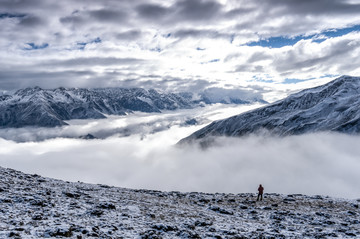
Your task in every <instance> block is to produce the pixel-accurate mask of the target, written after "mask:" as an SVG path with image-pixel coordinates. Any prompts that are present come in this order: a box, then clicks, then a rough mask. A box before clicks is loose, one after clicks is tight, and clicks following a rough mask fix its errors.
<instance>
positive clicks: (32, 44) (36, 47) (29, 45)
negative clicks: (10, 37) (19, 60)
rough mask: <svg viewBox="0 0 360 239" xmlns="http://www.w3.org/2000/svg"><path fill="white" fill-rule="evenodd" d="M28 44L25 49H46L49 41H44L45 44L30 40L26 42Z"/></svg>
mask: <svg viewBox="0 0 360 239" xmlns="http://www.w3.org/2000/svg"><path fill="white" fill-rule="evenodd" d="M26 44H27V45H28V47H25V48H24V50H27V51H31V50H39V49H44V48H47V47H49V44H48V43H43V44H40V45H38V44H35V43H33V42H29V43H26Z"/></svg>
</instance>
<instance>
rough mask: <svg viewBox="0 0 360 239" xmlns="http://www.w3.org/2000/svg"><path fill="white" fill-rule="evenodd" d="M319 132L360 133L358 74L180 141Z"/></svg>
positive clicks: (232, 119) (217, 123) (308, 90)
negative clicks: (259, 134)
mask: <svg viewBox="0 0 360 239" xmlns="http://www.w3.org/2000/svg"><path fill="white" fill-rule="evenodd" d="M318 131H337V132H344V133H350V134H352V133H359V132H360V78H359V77H350V76H342V77H339V78H337V79H335V80H334V81H331V82H329V83H327V84H325V85H322V86H319V87H315V88H311V89H306V90H303V91H301V92H298V93H296V94H292V95H290V96H288V97H287V98H285V99H283V100H280V101H277V102H275V103H273V104H270V105H267V106H265V107H262V108H258V109H255V110H252V111H249V112H245V113H243V114H240V115H236V116H233V117H230V118H227V119H224V120H219V121H215V122H213V123H211V124H210V125H208V126H206V127H204V128H202V129H200V130H198V131H196V132H195V133H193V134H192V135H190V136H189V137H187V138H185V139H182V140H181V141H180V143H184V142H189V141H192V140H196V139H201V138H207V137H208V136H243V135H247V134H251V133H261V132H266V133H270V134H274V135H279V136H285V135H297V134H304V133H309V132H318Z"/></svg>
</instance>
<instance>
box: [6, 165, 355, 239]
mask: <svg viewBox="0 0 360 239" xmlns="http://www.w3.org/2000/svg"><path fill="white" fill-rule="evenodd" d="M359 204H360V200H345V199H334V198H330V197H323V196H305V195H280V194H266V195H265V198H264V201H262V202H256V201H255V194H251V193H241V194H222V193H216V194H207V193H198V192H193V193H181V192H160V191H151V190H131V189H124V188H118V187H109V186H106V185H93V184H86V183H81V182H78V183H71V182H64V181H60V180H55V179H50V178H44V177H41V176H38V175H29V174H24V173H21V172H18V171H15V170H12V169H5V168H1V167H0V238H43V237H45V238H61V237H71V238H356V237H360V209H359Z"/></svg>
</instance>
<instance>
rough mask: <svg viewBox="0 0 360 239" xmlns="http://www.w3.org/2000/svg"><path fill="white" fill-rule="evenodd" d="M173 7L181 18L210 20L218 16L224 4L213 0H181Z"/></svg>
mask: <svg viewBox="0 0 360 239" xmlns="http://www.w3.org/2000/svg"><path fill="white" fill-rule="evenodd" d="M173 8H175V9H177V13H178V17H179V19H181V20H186V21H187V20H190V21H210V20H213V19H215V18H216V17H217V16H218V14H219V13H220V11H221V9H222V5H221V4H219V3H218V2H216V1H211V0H197V1H193V0H179V1H178V2H177V3H176V4H175V5H174V6H173Z"/></svg>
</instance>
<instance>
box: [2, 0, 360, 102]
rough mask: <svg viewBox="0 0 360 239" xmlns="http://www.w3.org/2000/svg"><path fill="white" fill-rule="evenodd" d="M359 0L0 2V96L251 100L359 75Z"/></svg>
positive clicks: (272, 98) (269, 97)
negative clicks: (189, 95) (108, 91)
mask: <svg viewBox="0 0 360 239" xmlns="http://www.w3.org/2000/svg"><path fill="white" fill-rule="evenodd" d="M359 12H360V1H359V0H319V1H311V0H267V1H261V0H252V1H246V0H166V1H165V0H136V1H133V0H122V1H117V0H101V1H99V0H98V1H96V0H76V1H75V0H62V1H51V0H50V1H48V0H17V1H14V0H2V1H0V25H1V28H0V90H2V91H3V92H4V91H9V90H14V89H18V88H24V87H28V86H35V85H37V86H40V87H42V88H56V87H60V86H63V87H88V88H92V87H113V86H120V87H144V88H155V89H161V90H165V91H200V90H203V89H205V88H208V87H222V88H231V89H234V88H236V89H239V88H246V89H250V90H254V91H257V92H261V93H263V94H264V96H265V100H268V101H273V100H276V99H278V98H283V97H284V96H286V95H287V94H289V92H292V91H296V90H299V89H303V88H308V87H311V86H315V85H319V84H323V83H325V82H327V81H329V80H331V79H334V77H337V76H340V75H353V76H358V75H360V68H359V65H360V64H359V63H360V58H359V57H358V56H359V54H360V32H359V29H360V15H359Z"/></svg>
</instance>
